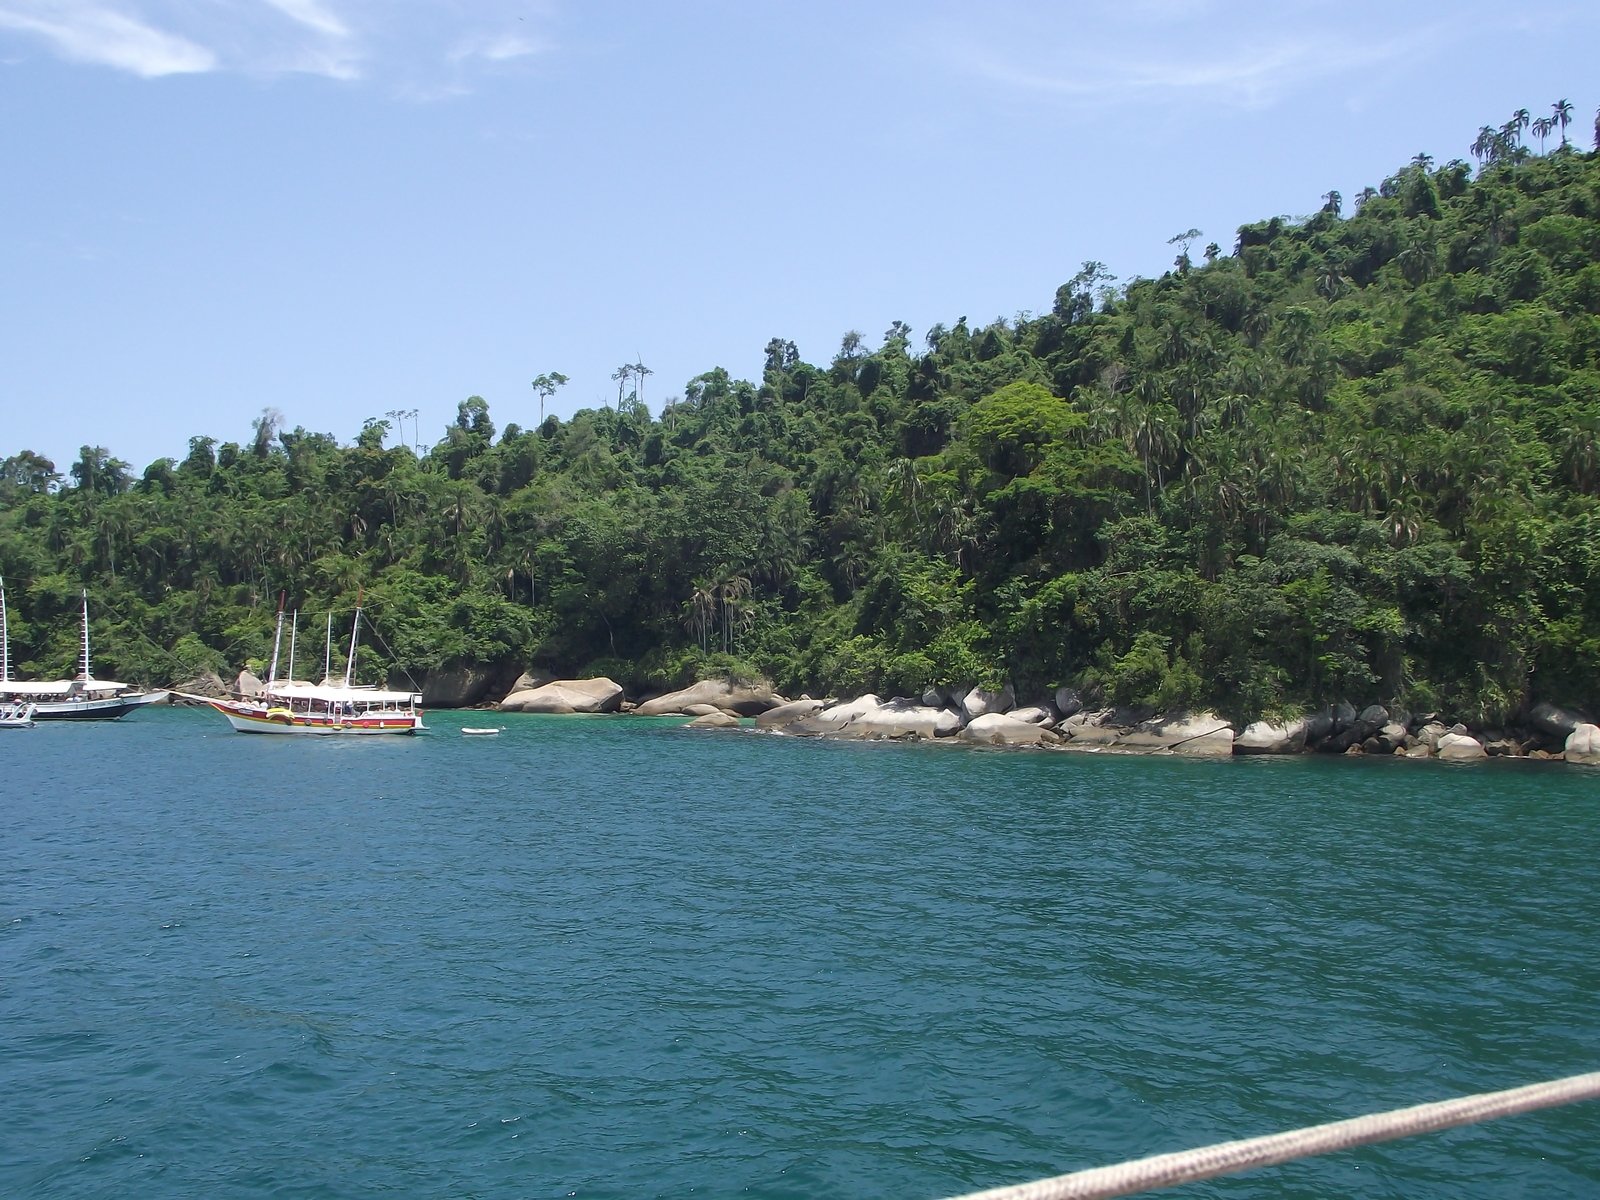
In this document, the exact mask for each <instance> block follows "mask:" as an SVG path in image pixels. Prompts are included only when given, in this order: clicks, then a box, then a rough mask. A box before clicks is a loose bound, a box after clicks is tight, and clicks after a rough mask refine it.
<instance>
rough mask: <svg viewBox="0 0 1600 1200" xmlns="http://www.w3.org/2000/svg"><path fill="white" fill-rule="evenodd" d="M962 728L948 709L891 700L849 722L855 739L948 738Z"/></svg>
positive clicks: (958, 719) (957, 718)
mask: <svg viewBox="0 0 1600 1200" xmlns="http://www.w3.org/2000/svg"><path fill="white" fill-rule="evenodd" d="M960 728H961V718H960V717H958V716H956V714H955V713H953V712H951V711H950V710H949V709H947V708H934V707H931V706H929V705H925V704H912V703H911V702H910V701H906V700H892V701H890V702H889V703H888V704H882V705H879V706H878V707H877V708H875V709H873V710H872V711H871V712H865V713H862V714H861V715H860V716H858V717H856V719H855V720H853V721H851V722H850V725H849V731H850V733H852V734H853V735H855V736H857V737H869V738H871V737H878V738H900V737H920V738H927V739H929V740H932V739H933V738H940V737H949V736H950V735H951V734H953V733H955V732H956V731H957V730H959V729H960Z"/></svg>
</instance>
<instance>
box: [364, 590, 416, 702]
mask: <svg viewBox="0 0 1600 1200" xmlns="http://www.w3.org/2000/svg"><path fill="white" fill-rule="evenodd" d="M367 632H368V633H370V634H371V635H372V639H373V640H374V641H375V642H377V643H378V648H379V649H380V650H382V651H383V652H384V653H385V654H386V655H388V656H389V661H390V662H392V663H394V664H395V665H396V666H398V667H399V668H400V670H401V671H402V672H403V673H404V675H405V677H406V681H407V682H408V683H410V684H411V690H412V691H414V692H420V691H421V690H422V685H421V684H420V683H418V682H417V680H416V677H415V676H413V675H412V674H411V669H410V668H409V667H407V666H406V665H405V664H404V663H402V662H401V661H400V656H399V655H398V654H396V653H395V652H394V650H393V648H392V647H391V646H390V645H389V643H388V642H386V641H384V640H383V634H381V633H379V632H378V623H377V622H376V621H374V620H373V619H372V616H371V609H370V606H369V608H368V615H367Z"/></svg>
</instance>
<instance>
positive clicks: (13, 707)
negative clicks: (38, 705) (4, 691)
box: [0, 700, 34, 729]
mask: <svg viewBox="0 0 1600 1200" xmlns="http://www.w3.org/2000/svg"><path fill="white" fill-rule="evenodd" d="M33 714H34V706H33V705H32V704H25V703H23V702H22V701H21V700H13V701H11V703H9V704H0V729H31V728H32V727H33Z"/></svg>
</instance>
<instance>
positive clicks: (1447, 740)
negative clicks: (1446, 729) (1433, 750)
mask: <svg viewBox="0 0 1600 1200" xmlns="http://www.w3.org/2000/svg"><path fill="white" fill-rule="evenodd" d="M1437 753H1438V755H1439V758H1440V760H1441V761H1443V762H1476V761H1477V760H1478V759H1480V758H1488V757H1489V755H1488V752H1487V751H1485V750H1484V748H1483V743H1482V742H1480V741H1478V739H1477V738H1475V737H1472V736H1471V735H1469V734H1465V733H1446V734H1443V735H1442V736H1441V737H1440V738H1439V742H1438V746H1437Z"/></svg>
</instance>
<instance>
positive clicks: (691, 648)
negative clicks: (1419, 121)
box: [0, 102, 1600, 720]
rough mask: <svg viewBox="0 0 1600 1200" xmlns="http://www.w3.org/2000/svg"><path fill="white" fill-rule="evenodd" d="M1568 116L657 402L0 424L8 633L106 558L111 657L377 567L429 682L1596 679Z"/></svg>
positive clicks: (1112, 691) (1495, 710) (1113, 691)
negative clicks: (434, 676)
mask: <svg viewBox="0 0 1600 1200" xmlns="http://www.w3.org/2000/svg"><path fill="white" fill-rule="evenodd" d="M1562 103H1563V104H1564V103H1565V102H1562ZM1562 113H1563V110H1562V108H1561V106H1560V105H1557V106H1554V107H1553V109H1552V114H1551V116H1550V117H1549V118H1544V117H1541V118H1540V119H1539V120H1538V121H1530V122H1523V121H1521V119H1520V117H1519V118H1515V119H1514V120H1513V121H1511V122H1508V123H1507V124H1506V125H1504V126H1501V127H1498V128H1496V127H1492V126H1485V127H1484V129H1483V131H1481V132H1480V135H1479V139H1478V141H1477V142H1475V143H1473V145H1472V148H1471V149H1472V154H1473V155H1474V157H1475V158H1476V159H1477V160H1478V162H1477V166H1476V169H1474V167H1472V166H1469V164H1467V163H1466V162H1464V161H1461V160H1452V161H1450V162H1447V163H1445V164H1443V165H1439V166H1436V165H1434V163H1433V161H1432V159H1431V158H1429V157H1428V156H1426V155H1419V156H1417V158H1415V159H1413V160H1412V161H1411V162H1410V163H1408V164H1407V165H1405V166H1404V167H1402V168H1401V169H1400V170H1399V171H1397V172H1396V173H1395V174H1394V175H1392V176H1390V177H1389V178H1387V179H1385V180H1383V181H1382V183H1381V185H1380V186H1378V187H1376V188H1369V189H1367V190H1366V191H1365V192H1364V193H1363V195H1362V196H1361V197H1360V198H1358V199H1357V200H1356V201H1355V202H1353V203H1349V204H1346V203H1345V201H1344V199H1343V197H1341V196H1340V195H1339V194H1338V193H1337V192H1329V193H1327V195H1325V196H1324V197H1322V200H1323V203H1322V206H1321V208H1320V209H1319V210H1318V211H1316V212H1315V213H1313V214H1312V215H1310V216H1307V217H1304V218H1288V217H1273V218H1270V219H1267V220H1263V221H1259V222H1256V223H1253V224H1249V225H1245V226H1243V227H1241V228H1240V229H1239V230H1238V231H1237V235H1236V238H1235V240H1234V243H1233V252H1232V253H1231V254H1225V253H1222V251H1221V248H1220V247H1219V246H1218V245H1216V244H1215V243H1213V244H1211V245H1209V246H1208V247H1207V249H1206V253H1205V255H1204V258H1205V261H1204V262H1201V263H1196V262H1194V261H1193V260H1192V259H1191V257H1190V246H1191V244H1192V243H1195V242H1197V241H1198V240H1199V239H1201V238H1203V237H1204V234H1203V233H1202V232H1201V231H1200V230H1195V229H1191V230H1188V231H1186V232H1184V233H1182V234H1179V235H1177V236H1176V237H1174V238H1172V239H1170V240H1171V242H1172V243H1173V244H1174V245H1176V246H1178V247H1179V253H1178V256H1177V259H1176V261H1175V262H1174V265H1173V269H1172V270H1171V271H1170V272H1168V273H1167V274H1164V275H1162V276H1161V277H1160V278H1157V279H1136V280H1133V281H1131V282H1130V283H1128V284H1127V285H1126V286H1123V287H1120V288H1118V287H1115V286H1113V285H1114V280H1113V278H1112V277H1111V276H1110V274H1109V272H1108V271H1107V270H1106V268H1105V266H1104V264H1101V263H1098V262H1090V263H1086V264H1084V266H1083V269H1082V270H1081V271H1079V272H1078V273H1077V274H1076V275H1075V276H1074V277H1073V278H1072V279H1071V280H1070V281H1069V282H1068V283H1066V284H1064V285H1062V287H1061V289H1060V290H1059V291H1058V292H1057V294H1056V296H1055V301H1054V304H1053V306H1052V308H1051V310H1050V311H1049V312H1048V313H1045V314H1042V315H1035V314H1032V313H1027V312H1023V313H1019V314H1017V315H1016V316H1015V317H1012V318H997V319H995V320H993V321H991V322H989V323H987V324H981V325H973V324H969V322H968V320H967V318H966V317H960V318H958V319H957V320H956V321H955V322H954V323H953V324H950V325H948V326H946V325H943V324H941V325H939V326H936V327H935V328H934V329H932V330H929V331H928V332H927V333H926V335H925V336H924V337H923V338H922V339H920V341H919V340H918V339H917V338H916V337H915V336H914V331H913V330H911V329H910V328H909V327H908V326H906V325H905V323H903V322H899V321H896V322H894V324H893V325H892V326H891V327H890V328H889V330H887V331H886V332H885V334H884V336H883V338H882V339H881V343H880V344H879V345H878V347H877V349H875V350H874V349H870V348H869V342H868V340H867V339H866V338H865V337H864V336H863V335H862V334H861V333H860V332H858V331H854V330H852V331H850V332H848V333H846V334H845V335H844V336H843V338H842V340H841V344H840V346H839V349H838V352H837V353H836V354H835V355H834V356H833V357H832V358H831V360H829V361H826V362H821V363H812V362H809V361H807V360H806V359H805V358H804V357H803V356H802V354H801V352H800V350H799V348H797V347H796V346H795V344H794V343H793V342H791V341H788V340H787V339H784V338H781V337H774V338H773V339H771V341H769V342H768V344H767V346H766V349H765V353H764V367H763V370H762V374H761V378H760V379H758V380H740V379H735V378H733V377H731V376H730V375H729V373H728V372H727V371H725V370H722V369H720V368H716V369H712V370H708V371H707V372H705V373H704V374H701V375H699V376H697V377H696V378H695V379H693V380H691V381H689V382H688V384H687V385H686V386H685V388H684V390H683V394H682V395H681V396H679V397H674V398H671V399H669V400H667V401H665V402H664V403H663V404H662V406H661V411H660V414H659V416H652V414H651V412H650V411H649V410H648V409H647V408H646V407H645V405H644V403H643V398H642V396H641V395H640V390H641V388H642V386H643V381H644V378H645V376H646V375H647V374H649V373H650V372H649V371H648V369H647V368H645V367H644V366H643V364H642V363H633V364H625V366H624V367H622V368H619V370H618V373H617V376H616V378H617V379H618V383H619V394H618V402H617V404H616V407H615V408H613V407H611V406H610V405H609V404H608V405H607V406H606V407H604V408H601V409H599V410H585V411H580V412H578V413H576V414H575V415H574V416H573V417H572V418H571V419H569V420H565V421H563V420H560V419H558V418H557V417H555V416H549V417H546V416H544V415H543V406H544V402H545V401H546V400H547V399H548V398H549V397H550V396H551V395H553V394H554V392H555V390H556V389H557V388H558V387H559V386H560V385H561V384H562V383H564V382H565V376H563V375H561V374H560V373H559V372H547V373H545V374H541V375H540V376H538V377H537V378H536V379H535V380H534V382H533V390H534V392H535V397H534V398H527V397H525V398H524V399H523V400H522V401H520V402H519V405H518V408H517V410H516V411H515V412H513V413H502V414H501V416H502V418H503V419H504V418H506V417H511V418H515V419H517V420H527V421H529V423H530V426H531V427H524V426H523V425H522V424H519V423H516V421H515V420H513V421H508V422H507V423H506V424H505V426H504V428H503V429H498V430H497V427H496V424H495V422H494V420H492V419H491V417H490V411H489V405H488V403H487V402H486V401H485V400H483V399H482V398H480V397H477V396H472V397H469V398H467V399H465V400H463V401H461V402H460V405H459V409H458V413H457V417H456V419H455V420H454V421H453V422H452V423H451V424H450V425H449V426H448V427H447V428H446V429H445V430H444V431H442V433H441V436H440V437H439V439H438V440H437V441H435V442H434V443H433V444H432V446H430V447H421V446H417V447H413V446H408V445H407V444H406V441H405V436H404V433H403V430H404V428H405V425H404V421H405V418H406V417H408V416H414V415H415V414H414V413H413V412H398V411H395V412H389V413H387V414H385V415H386V416H387V417H388V418H390V420H383V419H380V418H378V417H376V416H374V417H373V418H372V419H370V420H369V421H368V422H367V423H366V425H365V427H364V428H363V429H362V430H361V431H359V432H358V433H357V434H356V435H355V437H354V440H353V441H352V442H351V443H350V444H342V443H341V442H340V441H339V440H338V438H337V437H335V436H334V435H333V434H330V433H318V432H312V431H308V430H306V429H303V428H296V429H293V430H286V429H283V428H282V418H281V416H280V415H279V414H278V413H277V412H275V411H270V410H269V411H268V412H264V413H262V414H261V416H260V417H259V418H258V419H257V420H256V421H254V422H253V423H252V424H251V427H250V432H249V436H248V437H246V438H244V439H243V440H242V441H241V442H239V443H233V442H225V443H222V444H220V445H219V444H218V443H217V442H216V441H215V440H214V439H212V438H210V437H203V436H196V437H193V438H191V439H190V440H189V443H188V448H187V453H186V454H184V456H183V457H181V458H164V459H160V460H158V461H157V462H155V463H152V464H150V465H149V466H148V467H147V468H145V470H144V472H143V474H142V475H136V474H134V473H133V471H132V469H131V468H130V467H129V465H128V464H127V463H125V462H122V461H120V460H118V459H116V458H115V457H113V456H112V454H111V453H110V452H109V451H108V450H107V449H105V448H103V447H97V446H85V447H83V449H82V451H81V452H80V454H79V458H78V461H76V462H74V463H72V464H69V466H68V468H67V470H66V471H64V472H63V471H61V470H59V469H58V468H57V467H56V465H55V464H53V463H51V462H49V461H47V460H45V459H43V458H41V457H40V456H39V455H37V454H35V453H33V452H31V451H29V450H26V449H19V450H17V451H16V452H15V453H13V454H11V455H10V457H7V458H5V459H4V460H3V462H0V574H3V576H4V578H5V580H6V583H7V585H8V596H9V598H10V600H11V608H12V631H11V632H12V643H13V657H14V660H15V661H16V662H17V663H18V664H19V666H20V667H21V669H22V670H25V671H37V672H41V673H53V672H58V671H61V670H64V669H67V668H68V667H69V666H70V664H71V662H72V660H73V657H74V655H75V645H76V642H75V638H76V633H75V625H74V614H75V608H74V605H75V599H74V598H75V597H76V595H77V593H78V591H79V589H80V588H82V587H85V586H87V587H88V588H89V589H90V591H91V594H92V596H94V597H95V612H96V614H97V628H96V630H95V637H96V646H97V662H99V663H101V664H104V668H105V670H106V671H107V672H108V673H116V674H117V675H118V676H119V677H126V678H131V679H139V680H153V681H161V680H167V679H171V678H174V677H176V676H177V674H178V673H179V672H180V671H181V670H182V669H193V668H198V667H205V666H209V667H214V668H217V669H237V667H238V666H240V665H242V664H243V663H245V662H246V661H248V660H252V659H253V660H257V661H259V660H260V659H262V658H263V657H264V656H265V655H266V654H267V653H268V651H269V648H270V638H271V627H272V614H273V612H274V611H275V610H276V606H277V598H278V596H279V595H280V593H287V595H288V596H289V601H290V603H291V605H297V606H298V607H299V608H300V609H301V610H302V611H305V612H321V611H323V610H324V609H328V608H348V607H349V605H350V602H351V598H353V596H354V594H355V591H356V589H357V587H358V586H361V587H364V588H365V589H366V594H367V597H368V604H369V607H370V609H371V611H372V612H373V614H374V616H375V619H376V622H377V627H378V629H379V630H380V631H381V632H382V634H383V636H384V638H385V639H386V643H387V645H388V648H389V649H390V651H391V652H392V655H393V658H394V661H395V663H396V665H397V667H399V668H401V669H403V670H405V671H409V672H411V673H412V674H413V675H414V676H417V677H420V674H421V673H422V672H426V671H428V670H430V669H434V668H437V667H440V666H443V665H446V664H450V663H455V662H463V661H472V662H489V663H505V664H530V663H531V664H537V665H541V666H544V667H546V668H549V669H551V670H557V671H562V672H589V671H598V672H605V673H608V674H612V675H613V676H614V677H617V678H619V679H622V680H624V681H626V682H628V683H630V684H632V685H633V686H635V687H650V686H656V687H664V686H667V685H669V684H673V683H676V682H679V681H681V680H682V679H683V678H685V677H686V676H687V675H688V674H690V673H692V672H695V671H703V670H709V669H719V670H732V671H748V672H761V673H764V674H766V675H767V676H768V677H770V678H771V679H773V680H774V682H776V683H777V684H779V685H780V686H782V687H786V688H790V689H793V690H795V691H798V690H801V689H810V690H813V691H819V690H820V691H845V690H850V689H852V688H868V687H870V688H873V689H878V690H881V691H887V692H910V691H914V690H920V689H921V688H923V687H926V686H928V685H934V684H956V683H963V682H973V681H975V680H976V681H991V682H998V681H999V680H1001V679H1010V680H1012V681H1014V682H1016V683H1017V684H1018V685H1019V686H1020V687H1023V688H1028V687H1033V688H1043V687H1047V686H1052V685H1057V684H1062V683H1074V684H1077V685H1080V686H1082V687H1086V688H1091V689H1096V690H1098V691H1099V692H1100V693H1101V694H1103V695H1104V696H1105V697H1107V698H1108V699H1111V700H1115V701H1118V702H1124V703H1131V704H1148V705H1163V706H1168V705H1175V704H1184V703H1210V704H1214V705H1217V706H1219V707H1221V708H1223V709H1224V710H1225V711H1230V712H1234V713H1238V714H1241V715H1255V714H1259V713H1262V712H1277V711H1287V710H1292V709H1294V708H1296V707H1298V706H1301V705H1307V704H1313V703H1324V702H1327V701H1328V700H1330V699H1338V698H1348V699H1352V700H1357V701H1364V700H1369V699H1373V700H1393V701H1396V702H1399V703H1402V704H1405V705H1407V706H1409V707H1412V708H1414V709H1439V710H1442V711H1448V712H1453V713H1456V714H1458V715H1461V716H1463V717H1467V718H1476V719H1481V720H1491V719H1494V718H1496V717H1500V716H1504V715H1507V714H1509V713H1511V712H1512V711H1514V710H1515V709H1517V708H1518V707H1519V706H1521V705H1523V704H1525V703H1526V702H1527V701H1529V700H1530V699H1550V700H1555V701H1558V702H1562V703H1567V704H1574V705H1580V706H1588V707H1589V708H1591V709H1600V548H1597V547H1600V156H1597V154H1595V153H1585V152H1580V151H1578V150H1576V149H1575V148H1574V147H1573V146H1572V145H1571V144H1570V142H1569V141H1568V140H1567V138H1566V126H1567V124H1568V122H1569V120H1570V106H1567V108H1566V110H1565V115H1562ZM1525 130H1527V131H1531V132H1532V134H1533V135H1534V136H1535V137H1536V138H1538V139H1539V142H1540V149H1541V150H1543V149H1544V147H1545V145H1546V143H1547V142H1549V141H1550V140H1551V138H1552V135H1554V134H1557V133H1559V135H1560V141H1559V142H1558V143H1557V144H1555V145H1554V146H1553V147H1552V148H1550V149H1549V151H1548V152H1547V153H1534V152H1532V151H1531V150H1530V149H1529V148H1527V147H1525V146H1524V145H1523V144H1522V135H1523V132H1524V131H1525ZM630 381H631V382H632V384H633V390H632V392H631V393H626V392H625V391H624V389H625V388H626V387H627V385H628V384H629V383H630ZM535 398H536V400H537V405H538V407H537V408H536V409H535V410H534V411H532V412H526V413H525V411H524V410H525V409H526V408H528V407H530V404H529V401H530V400H531V399H535ZM392 421H398V422H399V425H400V430H401V431H402V432H401V434H400V437H399V438H398V440H399V443H400V444H399V445H398V446H395V445H391V444H390V441H391V435H392V434H394V432H395V427H394V425H393V424H392V423H391V422H392ZM180 664H181V665H180Z"/></svg>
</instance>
